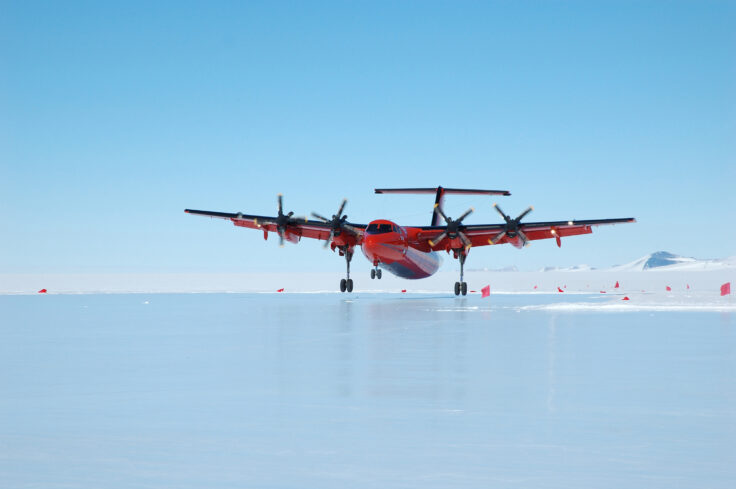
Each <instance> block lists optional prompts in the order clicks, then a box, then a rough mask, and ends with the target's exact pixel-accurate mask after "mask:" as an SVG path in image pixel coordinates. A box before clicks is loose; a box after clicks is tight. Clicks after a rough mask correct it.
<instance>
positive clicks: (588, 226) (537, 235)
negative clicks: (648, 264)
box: [421, 217, 636, 250]
mask: <svg viewBox="0 0 736 489" xmlns="http://www.w3.org/2000/svg"><path fill="white" fill-rule="evenodd" d="M632 222H636V219H634V218H633V217H627V218H616V219H591V220H582V221H549V222H530V223H516V226H514V225H513V221H512V222H511V223H506V224H469V225H463V226H462V227H460V228H459V229H458V231H460V232H462V233H463V234H464V235H465V236H466V238H467V240H468V241H469V242H470V245H471V246H486V245H494V244H504V243H510V244H512V245H513V246H516V247H517V248H521V247H523V246H524V245H525V244H527V243H528V242H529V241H535V240H538V239H550V238H554V239H555V240H556V241H557V246H561V241H560V238H563V237H566V236H576V235H578V234H590V233H592V232H593V227H595V226H603V225H611V224H623V223H632ZM421 229H422V237H424V238H425V239H426V241H427V243H428V244H429V247H430V248H432V249H435V250H441V249H445V248H447V247H448V246H451V244H450V241H451V240H452V238H451V236H449V235H447V234H446V233H444V231H446V229H447V228H446V227H445V226H428V227H423V228H421ZM442 234H445V236H442ZM437 237H442V239H441V240H440V241H439V242H433V241H432V239H435V240H436V239H437Z"/></svg>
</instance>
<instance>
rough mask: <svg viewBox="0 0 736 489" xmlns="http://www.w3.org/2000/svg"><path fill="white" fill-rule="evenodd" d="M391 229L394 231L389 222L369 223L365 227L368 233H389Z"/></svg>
mask: <svg viewBox="0 0 736 489" xmlns="http://www.w3.org/2000/svg"><path fill="white" fill-rule="evenodd" d="M391 231H396V229H395V228H394V226H391V224H369V225H368V227H367V228H366V229H365V232H366V233H368V234H384V233H390V232H391Z"/></svg>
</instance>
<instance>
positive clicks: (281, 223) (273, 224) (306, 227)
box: [184, 209, 366, 244]
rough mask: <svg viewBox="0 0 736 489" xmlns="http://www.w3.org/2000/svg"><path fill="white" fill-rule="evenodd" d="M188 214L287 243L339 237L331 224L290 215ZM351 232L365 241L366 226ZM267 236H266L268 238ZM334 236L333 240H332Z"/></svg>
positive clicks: (195, 212) (189, 212) (356, 226)
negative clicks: (272, 234) (231, 224)
mask: <svg viewBox="0 0 736 489" xmlns="http://www.w3.org/2000/svg"><path fill="white" fill-rule="evenodd" d="M184 212H186V213H187V214H194V215H198V216H205V217H212V218H217V219H225V220H228V221H232V223H233V224H234V225H235V226H238V227H244V228H250V229H259V230H261V231H263V232H264V233H269V232H271V233H277V234H279V236H282V237H283V238H284V239H286V240H287V241H291V242H298V241H299V239H300V238H302V237H304V238H312V239H319V240H328V239H333V240H336V238H338V235H336V234H335V235H334V236H333V227H332V224H331V223H329V222H323V221H315V220H311V219H306V218H303V217H299V218H297V217H291V216H288V215H283V214H282V215H281V216H256V215H251V214H243V213H241V212H238V213H230V212H215V211H202V210H195V209H185V210H184ZM350 227H351V230H350V231H351V232H352V233H354V234H355V236H354V238H355V241H356V244H360V243H361V242H362V240H363V232H364V231H365V228H366V225H363V224H352V223H350ZM266 235H267V234H264V236H266ZM331 236H332V238H331Z"/></svg>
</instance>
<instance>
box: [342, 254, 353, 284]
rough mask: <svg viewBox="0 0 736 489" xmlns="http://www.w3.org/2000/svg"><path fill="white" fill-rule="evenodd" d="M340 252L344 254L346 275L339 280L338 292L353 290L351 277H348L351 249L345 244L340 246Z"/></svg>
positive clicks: (351, 256)
mask: <svg viewBox="0 0 736 489" xmlns="http://www.w3.org/2000/svg"><path fill="white" fill-rule="evenodd" d="M340 251H342V254H343V255H345V264H346V265H347V277H346V278H344V279H342V280H340V292H345V291H348V292H352V291H353V279H351V278H350V260H352V259H353V250H351V249H350V248H349V247H347V246H343V247H341V248H340Z"/></svg>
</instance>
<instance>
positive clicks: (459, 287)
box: [455, 249, 468, 295]
mask: <svg viewBox="0 0 736 489" xmlns="http://www.w3.org/2000/svg"><path fill="white" fill-rule="evenodd" d="M455 253H457V258H458V260H460V281H459V282H455V295H460V294H462V295H468V283H467V282H464V281H463V269H464V267H465V259H466V258H467V257H468V255H466V254H465V250H464V249H460V250H456V251H455Z"/></svg>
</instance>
